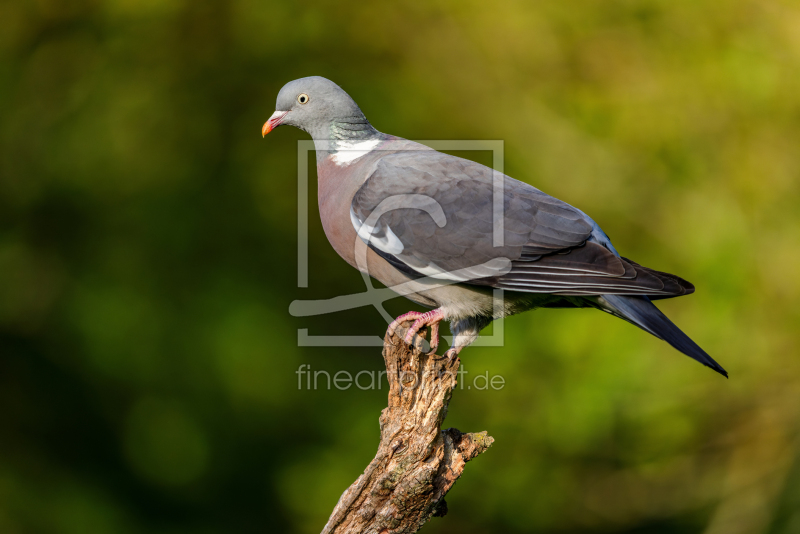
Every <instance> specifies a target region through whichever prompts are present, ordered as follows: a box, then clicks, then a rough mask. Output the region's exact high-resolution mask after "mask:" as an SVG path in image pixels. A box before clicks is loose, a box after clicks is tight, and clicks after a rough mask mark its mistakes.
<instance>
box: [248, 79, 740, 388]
mask: <svg viewBox="0 0 800 534" xmlns="http://www.w3.org/2000/svg"><path fill="white" fill-rule="evenodd" d="M275 109H276V111H275V113H273V114H272V116H271V117H269V119H268V120H267V121H266V123H264V126H263V127H262V130H261V133H262V137H263V136H266V135H267V134H268V133H269V132H271V131H272V130H274V129H275V128H277V127H279V126H287V125H288V126H294V127H296V128H299V129H300V130H303V131H305V132H306V133H308V134H309V135H310V136H311V138H312V139H313V141H314V145H315V152H316V163H317V175H318V202H319V212H320V218H321V220H322V226H323V229H324V231H325V235H326V236H327V238H328V241H329V242H330V244H331V245H332V246H333V249H334V250H335V251H336V252H337V253H338V254H339V255H340V256H341V257H342V258H343V259H344V260H345V261H346V262H347V263H349V264H350V265H352V266H353V267H355V268H356V269H358V270H360V271H362V272H364V273H367V274H368V275H369V276H371V277H372V278H375V279H377V280H378V281H380V282H381V283H382V284H384V285H386V286H387V287H391V288H401V290H398V291H399V292H401V294H403V295H404V296H406V297H407V298H408V299H410V300H411V301H413V302H415V303H417V304H419V305H421V306H423V307H425V308H428V309H429V311H426V312H417V311H410V312H408V313H405V314H403V315H401V316H400V317H398V318H397V319H396V320H395V321H394V322H393V323H391V325H390V326H389V329H390V330H394V329H395V328H397V326H399V325H400V324H405V323H411V326H410V327H409V328H408V330H407V331H406V335H405V337H404V341H405V342H406V343H411V342H412V340H413V338H414V336H415V335H417V334H418V333H419V332H420V330H422V329H423V328H426V327H427V328H429V330H430V336H431V341H430V352H435V351H436V349H437V347H438V344H439V325H440V323H441V322H442V321H446V322H448V323H449V325H450V330H451V332H452V334H453V341H452V344H451V346H450V348H449V349H448V350H447V351H446V352H445V355H446V356H447V357H448V358H449V359H451V360H452V359H453V358H456V357H458V355H459V353H460V352H461V350H462V349H463V348H464V347H466V346H468V345H469V344H470V343H472V342H473V341H475V339H477V338H478V335H479V333H480V331H481V330H482V329H483V328H484V327H486V326H488V325H489V324H490V323H491V322H492V321H493V320H496V319H498V318H501V317H506V316H511V315H515V314H518V313H521V312H524V311H528V310H533V309H536V308H595V309H598V310H601V311H604V312H606V313H609V314H611V315H613V316H615V317H618V318H620V319H623V320H625V321H627V322H629V323H631V324H633V325H635V326H637V327H639V328H641V329H642V330H644V331H645V332H648V333H650V334H652V335H653V336H655V337H657V338H659V339H662V340H664V341H666V342H667V343H669V344H670V345H672V347H674V348H675V349H677V350H678V351H680V352H682V353H683V354H685V355H687V356H689V357H691V358H693V359H694V360H696V361H698V362H700V363H701V364H703V365H705V366H707V367H710V368H711V369H713V370H715V371H717V372H718V373H720V374H722V375H723V376H725V377H727V376H728V373H727V371H725V369H723V368H722V367H721V366H720V365H719V364H718V363H717V362H716V361H714V359H712V358H711V356H709V355H708V354H707V353H706V352H705V351H704V350H703V349H701V348H700V347H699V346H698V345H697V344H696V343H695V342H694V341H692V339H690V338H689V336H687V335H686V334H685V333H684V332H683V331H681V330H680V329H679V328H678V327H677V326H676V325H675V324H674V323H673V322H672V321H670V320H669V319H668V318H667V317H666V316H665V315H664V314H663V313H662V312H661V311H660V310H659V309H658V308H657V307H656V305H655V304H654V303H653V301H655V300H658V299H665V298H673V297H678V296H682V295H688V294H690V293H692V292H694V286H693V285H692V284H691V283H689V282H687V281H686V280H684V279H682V278H680V277H678V276H676V275H673V274H669V273H666V272H661V271H657V270H654V269H650V268H647V267H644V266H642V265H639V264H638V263H636V262H634V261H633V260H630V259H628V258H626V257H624V256H621V255H620V254H619V253H618V252H617V250H616V249H615V248H614V246H613V245H612V244H611V240H610V239H609V237H608V235H606V233H605V232H603V230H602V229H601V228H600V226H599V225H598V224H597V223H596V222H595V221H594V220H593V219H592V218H590V217H589V216H588V215H586V214H585V213H584V212H583V211H581V210H579V209H578V208H575V207H573V206H571V205H569V204H567V203H566V202H563V201H561V200H559V199H557V198H554V197H552V196H550V195H548V194H546V193H544V192H542V191H540V190H539V189H537V188H535V187H533V186H532V185H529V184H527V183H525V182H522V181H519V180H516V179H514V178H511V177H509V176H506V175H504V174H502V173H499V172H496V171H494V170H493V169H491V168H489V167H486V166H484V165H480V164H478V163H476V162H473V161H471V160H467V159H463V158H459V157H457V156H453V155H449V154H445V153H442V152H438V151H436V150H434V149H432V148H430V147H428V146H426V145H423V144H421V143H417V142H414V141H410V140H407V139H403V138H401V137H397V136H393V135H388V134H384V133H382V132H379V131H378V130H376V129H375V128H374V127H373V126H372V124H371V123H370V122H369V121H368V120H367V118H366V116H365V115H364V113H363V112H362V111H361V109H360V108H359V106H358V105H357V104H356V102H355V101H354V100H353V98H351V97H350V95H348V94H347V93H346V92H345V91H344V90H343V89H342V88H341V87H339V86H338V85H336V84H335V83H334V82H332V81H330V80H328V79H326V78H323V77H320V76H309V77H305V78H300V79H296V80H293V81H290V82H288V83H287V84H286V85H284V86H283V87H282V88H281V90H280V91H279V92H278V96H277V100H276V106H275ZM497 290H502V291H501V294H502V297H501V298H497V297H496V296H495V295H496V292H497Z"/></svg>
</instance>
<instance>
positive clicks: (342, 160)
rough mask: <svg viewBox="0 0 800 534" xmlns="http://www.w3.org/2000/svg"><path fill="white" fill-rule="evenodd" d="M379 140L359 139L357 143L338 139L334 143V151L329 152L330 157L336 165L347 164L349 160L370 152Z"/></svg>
mask: <svg viewBox="0 0 800 534" xmlns="http://www.w3.org/2000/svg"><path fill="white" fill-rule="evenodd" d="M380 142H381V141H380V139H372V140H369V141H360V142H357V143H348V142H346V141H340V142H338V143H337V144H336V151H335V152H334V153H333V154H331V158H332V159H333V162H334V163H335V164H336V165H339V166H342V165H349V164H350V162H352V161H354V160H357V159H358V158H360V157H361V156H364V155H366V154H368V153H369V152H371V151H372V149H373V148H375V147H376V146H378V143H380Z"/></svg>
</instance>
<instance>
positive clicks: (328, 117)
mask: <svg viewBox="0 0 800 534" xmlns="http://www.w3.org/2000/svg"><path fill="white" fill-rule="evenodd" d="M275 109H276V111H275V113H274V114H273V115H272V117H270V118H269V120H268V121H267V122H266V123H265V124H264V127H263V128H262V130H261V133H262V135H266V134H268V133H269V132H271V131H272V130H274V129H275V128H277V127H278V126H282V125H284V124H288V125H289V126H294V127H296V128H300V129H301V130H303V131H305V132H307V133H309V134H311V137H312V138H313V139H315V140H325V139H330V140H334V141H344V140H353V141H357V140H367V139H376V138H381V137H383V134H381V133H380V132H378V131H377V130H376V129H375V128H373V127H372V125H371V124H370V123H369V121H368V120H367V118H366V117H365V116H364V113H362V112H361V109H360V108H359V107H358V104H356V103H355V101H354V100H353V99H352V98H350V95H348V94H347V93H345V92H344V90H343V89H342V88H341V87H339V86H338V85H336V84H335V83H333V82H332V81H330V80H328V79H326V78H323V77H321V76H309V77H307V78H299V79H297V80H294V81H291V82H289V83H287V84H286V85H284V86H283V88H282V89H281V90H280V92H279V93H278V100H277V102H276V103H275Z"/></svg>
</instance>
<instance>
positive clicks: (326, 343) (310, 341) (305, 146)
mask: <svg viewBox="0 0 800 534" xmlns="http://www.w3.org/2000/svg"><path fill="white" fill-rule="evenodd" d="M416 142H417V143H420V144H422V145H425V146H427V147H430V148H432V149H434V150H450V151H456V150H471V151H477V150H489V151H491V152H492V170H493V172H492V208H493V216H494V217H493V218H494V220H495V221H498V224H495V225H494V227H493V229H492V230H493V232H492V244H493V245H494V246H502V245H503V234H504V228H503V216H502V215H503V186H504V178H505V175H504V174H503V169H504V157H503V154H504V150H505V143H504V141H502V140H480V139H470V140H441V139H434V140H423V141H416ZM312 150H314V151H316V146H315V144H314V141H313V140H309V139H301V140H298V141H297V287H298V288H300V289H303V288H308V216H309V214H308V211H309V208H308V192H309V191H308V181H309V180H308V153H309V152H311V151H312ZM373 150H381V149H379V148H376V149H373ZM387 150H395V149H387ZM498 215H499V216H498ZM400 296H401V295H397V297H400ZM492 297H493V299H494V303H495V310H496V309H497V303H498V302H502V301H503V290H502V289H497V288H495V289H494V290H493V292H492ZM295 302H298V301H295ZM440 337H441V338H443V339H445V340H446V341H447V342H448V343H449V344H450V345H451V346H452V344H453V336H444V335H440ZM504 339H505V328H504V319H503V317H499V318H498V319H495V320H494V321H493V322H492V334H491V335H489V336H484V335H481V336H479V337H478V339H476V340H475V341H474V342H473V343H472V344H471V345H470V346H475V347H502V346H503V344H504ZM297 345H298V346H299V347H382V346H383V337H382V336H380V337H379V336H358V335H337V336H329V335H320V336H316V335H309V333H308V328H298V329H297Z"/></svg>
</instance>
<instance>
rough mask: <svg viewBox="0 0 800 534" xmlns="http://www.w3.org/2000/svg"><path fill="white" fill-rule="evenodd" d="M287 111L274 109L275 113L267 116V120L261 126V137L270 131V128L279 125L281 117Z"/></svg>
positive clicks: (272, 128)
mask: <svg viewBox="0 0 800 534" xmlns="http://www.w3.org/2000/svg"><path fill="white" fill-rule="evenodd" d="M287 113H289V112H288V111H276V112H275V113H273V114H272V116H271V117H270V118H269V120H267V122H265V123H264V126H263V127H262V128H261V137H264V136H265V135H267V134H268V133H270V132H271V131H272V130H274V129H275V128H277V127H278V126H280V125H281V121H283V118H284V117H285V116H286V114H287Z"/></svg>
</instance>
